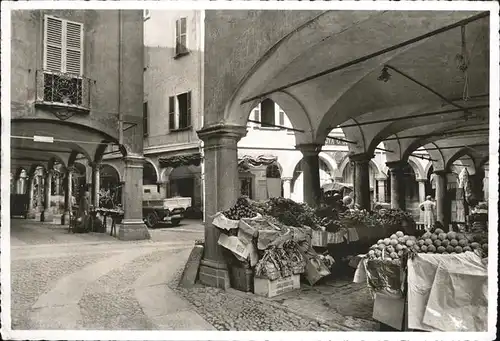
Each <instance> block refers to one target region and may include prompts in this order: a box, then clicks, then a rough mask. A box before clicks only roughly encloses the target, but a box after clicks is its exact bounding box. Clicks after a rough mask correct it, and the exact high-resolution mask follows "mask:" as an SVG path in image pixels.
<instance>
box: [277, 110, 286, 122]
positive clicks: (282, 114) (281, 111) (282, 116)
mask: <svg viewBox="0 0 500 341" xmlns="http://www.w3.org/2000/svg"><path fill="white" fill-rule="evenodd" d="M278 124H279V125H280V126H284V125H285V112H284V111H283V110H280V112H279V123H278Z"/></svg>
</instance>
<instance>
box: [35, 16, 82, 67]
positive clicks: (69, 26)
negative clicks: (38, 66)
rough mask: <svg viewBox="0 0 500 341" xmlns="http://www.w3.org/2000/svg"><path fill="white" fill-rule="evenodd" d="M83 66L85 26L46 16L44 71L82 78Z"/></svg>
mask: <svg viewBox="0 0 500 341" xmlns="http://www.w3.org/2000/svg"><path fill="white" fill-rule="evenodd" d="M82 64H83V24H81V23H76V22H72V21H68V20H64V19H59V18H56V17H52V16H48V15H47V16H45V27H44V58H43V67H44V69H45V70H47V71H54V72H63V73H71V74H74V75H78V76H81V75H82V73H83V67H82V66H83V65H82Z"/></svg>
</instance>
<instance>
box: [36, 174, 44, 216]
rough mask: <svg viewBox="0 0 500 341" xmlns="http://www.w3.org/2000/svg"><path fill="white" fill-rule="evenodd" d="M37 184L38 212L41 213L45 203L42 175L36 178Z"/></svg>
mask: <svg viewBox="0 0 500 341" xmlns="http://www.w3.org/2000/svg"><path fill="white" fill-rule="evenodd" d="M36 183H37V184H38V190H37V193H36V211H37V212H41V210H42V203H43V198H42V185H43V178H42V175H37V176H36Z"/></svg>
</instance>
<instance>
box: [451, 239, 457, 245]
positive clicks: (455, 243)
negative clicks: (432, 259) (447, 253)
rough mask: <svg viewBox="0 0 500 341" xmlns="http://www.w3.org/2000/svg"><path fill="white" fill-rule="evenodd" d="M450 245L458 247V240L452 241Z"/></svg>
mask: <svg viewBox="0 0 500 341" xmlns="http://www.w3.org/2000/svg"><path fill="white" fill-rule="evenodd" d="M450 245H451V246H457V245H458V240H456V239H452V240H450Z"/></svg>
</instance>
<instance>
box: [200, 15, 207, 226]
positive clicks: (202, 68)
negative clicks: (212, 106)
mask: <svg viewBox="0 0 500 341" xmlns="http://www.w3.org/2000/svg"><path fill="white" fill-rule="evenodd" d="M199 25H200V42H199V51H200V52H199V53H200V70H199V72H200V81H199V87H200V96H199V99H200V103H199V105H200V112H201V120H200V123H201V127H202V128H203V126H204V124H205V111H204V105H205V103H204V102H203V100H204V93H203V92H204V89H205V86H204V80H205V66H204V65H205V64H204V62H205V60H204V53H205V48H204V46H205V11H204V10H201V11H200V20H199ZM203 147H204V142H203V140H201V139H200V154H201V186H202V189H203V223H205V221H206V219H205V211H206V210H205V207H206V200H205V199H206V192H205V153H204V148H203Z"/></svg>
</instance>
